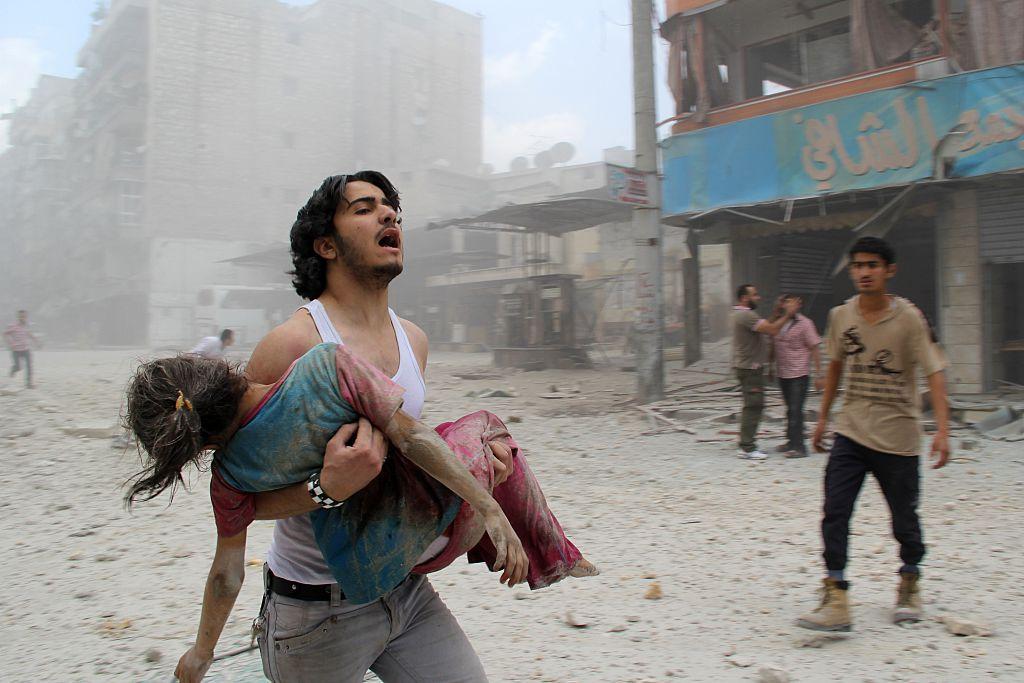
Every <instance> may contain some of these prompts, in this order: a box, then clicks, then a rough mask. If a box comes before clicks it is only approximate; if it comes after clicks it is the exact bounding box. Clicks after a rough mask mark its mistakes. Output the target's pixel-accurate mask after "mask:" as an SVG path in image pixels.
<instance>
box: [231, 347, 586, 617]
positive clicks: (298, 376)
mask: <svg viewBox="0 0 1024 683" xmlns="http://www.w3.org/2000/svg"><path fill="white" fill-rule="evenodd" d="M403 393H404V389H403V388H402V387H401V386H399V385H398V384H396V383H395V382H393V381H391V379H389V378H388V377H387V376H386V375H384V374H383V373H381V372H380V371H379V370H378V369H377V368H375V367H374V366H372V365H370V364H369V363H367V362H366V361H363V360H361V359H359V358H358V357H357V356H355V355H353V354H352V353H350V352H349V351H348V350H347V349H346V348H345V347H344V346H339V345H337V344H320V345H318V346H315V347H314V348H313V349H311V350H310V351H309V352H307V353H306V354H305V355H304V356H302V357H301V358H299V359H298V360H297V361H295V363H293V364H292V367H291V368H290V369H289V371H288V372H287V373H286V374H285V376H284V377H282V378H281V379H280V380H279V381H278V382H277V384H275V385H274V387H273V388H272V389H271V390H270V391H269V392H268V393H267V395H266V396H265V397H264V399H263V400H262V401H261V402H260V404H259V405H257V406H256V408H254V409H253V411H252V412H250V413H249V414H248V415H247V416H246V417H245V419H244V420H243V423H242V426H241V427H240V428H239V429H238V431H237V432H236V433H235V434H234V436H233V437H232V439H231V440H230V442H229V443H228V444H227V446H226V447H224V448H222V449H221V450H219V451H218V452H217V454H216V456H215V460H214V467H215V468H216V469H217V473H218V475H219V476H220V477H221V478H223V479H224V481H225V482H226V483H227V484H229V485H230V486H232V487H233V488H235V489H237V490H239V491H246V492H260V491H269V490H273V489H278V488H282V487H284V486H288V485H290V484H294V483H296V482H302V481H305V480H306V479H307V478H308V477H309V476H310V475H311V474H313V473H314V472H318V471H319V470H320V468H321V467H322V465H323V454H324V451H325V448H326V444H327V441H328V440H330V438H331V437H332V436H334V434H335V432H336V431H337V430H338V428H339V427H340V426H341V425H343V424H347V423H350V422H355V421H356V420H357V419H358V417H359V416H363V417H366V418H367V419H368V420H369V421H370V422H371V423H372V424H373V425H374V426H375V427H377V428H378V429H381V430H383V429H384V427H385V426H386V425H387V424H388V423H389V422H390V420H391V418H392V416H393V415H394V414H395V412H397V411H398V410H399V409H400V407H401V403H402V394H403ZM437 432H438V434H439V435H440V436H441V438H442V439H443V440H444V441H445V442H446V443H447V444H448V446H449V447H450V448H451V449H452V451H453V452H454V453H455V455H456V456H457V457H458V458H459V459H460V460H461V461H462V462H463V464H465V465H466V467H467V468H468V469H469V471H470V472H471V473H472V475H473V476H474V477H475V478H476V479H477V480H478V481H479V482H480V483H481V484H482V485H483V487H484V488H485V489H487V490H488V491H492V495H493V497H494V499H495V500H496V501H497V502H498V504H499V505H500V506H501V509H502V510H503V511H504V513H505V515H506V517H507V518H508V520H509V522H510V523H511V524H512V527H513V528H514V529H515V531H516V534H517V535H518V536H519V538H520V540H521V542H522V544H523V548H524V550H525V551H526V553H527V556H528V557H529V560H530V567H529V573H528V575H527V581H528V583H529V585H530V587H531V588H542V587H544V586H547V585H550V584H552V583H554V582H556V581H559V580H561V579H563V578H565V577H566V576H569V575H575V576H580V575H586V574H590V573H596V570H594V569H593V567H592V565H590V564H589V563H588V562H586V560H583V559H582V555H581V553H580V551H579V550H578V549H577V548H576V546H574V545H573V544H572V543H571V542H570V541H569V539H567V538H566V537H565V533H564V532H563V531H562V527H561V526H560V525H559V523H558V521H557V520H556V519H555V516H554V515H553V514H552V513H551V510H550V509H549V508H548V505H547V501H546V500H545V499H544V494H543V492H542V491H541V488H540V485H539V483H538V482H537V479H536V477H534V475H533V472H532V471H531V470H530V467H529V465H528V464H527V461H526V458H525V457H523V455H522V452H521V451H520V450H519V448H518V446H517V444H516V443H515V441H514V440H513V439H512V436H511V435H510V434H509V432H508V429H507V428H506V426H505V425H504V423H502V421H501V420H500V419H498V417H497V416H495V415H494V414H492V413H489V412H487V411H483V410H481V411H478V412H475V413H472V414H470V415H467V416H465V417H463V418H460V419H458V420H456V421H454V422H446V423H444V424H442V425H440V426H439V427H437ZM494 440H503V441H504V442H505V443H506V445H508V446H509V448H510V450H511V451H512V454H513V468H512V472H511V474H510V475H509V477H508V479H507V480H506V481H505V482H503V483H502V484H500V485H499V486H497V487H495V486H494V471H493V468H492V465H491V452H490V449H489V448H488V446H487V444H488V442H490V441H494ZM310 515H311V517H312V522H313V530H314V534H315V536H316V539H317V543H318V545H319V546H320V550H321V551H322V552H323V554H324V559H325V560H326V561H327V564H328V566H329V567H330V568H331V572H332V574H333V575H334V577H335V579H336V580H337V581H338V583H339V584H340V586H341V589H342V590H343V591H344V593H345V596H346V598H347V599H349V600H350V601H352V602H355V603H362V602H370V601H372V600H375V599H377V598H378V597H380V596H382V595H384V594H385V593H387V592H388V591H390V590H391V589H393V588H394V587H395V586H397V585H398V584H399V583H400V582H401V581H402V580H403V579H404V578H405V577H406V576H408V575H409V573H410V572H415V573H429V572H433V571H437V570H439V569H442V568H443V567H446V566H448V565H449V564H451V563H452V562H453V561H454V560H455V559H456V558H457V557H459V556H460V555H463V554H467V553H468V556H469V560H470V561H471V562H479V561H483V562H486V563H487V564H488V566H490V567H492V566H493V562H494V559H495V550H494V546H493V545H492V544H491V542H490V539H489V538H488V537H487V536H486V535H485V534H484V528H483V525H482V522H481V520H480V519H479V516H478V515H477V514H476V513H475V512H474V510H473V509H472V508H471V507H470V506H469V505H468V504H467V503H464V502H463V501H462V500H461V499H460V498H458V497H457V496H456V495H455V494H454V493H452V492H451V491H449V490H448V489H447V488H445V487H444V486H443V485H441V484H440V483H438V482H437V481H436V480H434V479H432V478H431V477H430V476H428V475H427V474H425V473H424V472H423V471H422V470H420V469H419V468H418V467H416V466H415V465H413V464H412V463H410V462H409V461H407V460H406V459H405V458H404V457H403V456H402V455H401V453H400V452H398V451H397V450H395V449H393V448H392V449H391V451H390V452H389V455H388V458H387V459H386V461H385V463H384V467H383V470H382V472H381V475H380V476H378V477H377V478H376V479H375V480H374V481H373V482H371V483H370V484H369V485H368V486H366V487H365V488H363V489H362V490H361V491H359V492H358V493H356V494H355V495H353V496H351V497H350V498H349V499H348V500H347V501H346V503H345V505H343V506H342V507H340V508H334V509H330V510H324V509H321V510H315V511H313V512H311V513H310ZM441 535H446V536H448V537H449V540H448V543H447V545H446V546H445V547H444V549H443V550H442V551H441V552H440V553H439V554H438V555H437V556H436V557H434V558H433V559H431V560H429V561H427V562H425V563H423V564H417V561H418V559H419V558H420V557H421V556H422V554H423V553H424V551H425V550H426V549H427V547H428V546H429V545H430V544H431V543H432V542H433V541H435V540H436V539H437V538H438V537H439V536H441Z"/></svg>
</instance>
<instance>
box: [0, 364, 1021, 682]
mask: <svg viewBox="0 0 1024 683" xmlns="http://www.w3.org/2000/svg"><path fill="white" fill-rule="evenodd" d="M232 351H236V350H235V349H232ZM146 354H147V352H145V351H142V350H136V351H92V352H72V351H56V350H46V349H44V350H42V351H40V352H39V353H37V354H36V357H35V360H36V369H37V373H38V374H37V383H38V388H37V389H35V390H33V391H24V390H22V389H21V386H20V383H18V382H16V381H10V380H8V379H7V378H0V453H2V454H3V458H4V460H5V467H4V468H3V471H2V473H0V506H2V515H0V537H2V544H3V547H4V548H5V549H6V559H7V561H6V563H5V568H6V573H7V575H6V577H5V580H4V581H3V582H2V586H0V619H2V624H3V633H4V639H3V662H4V663H3V666H2V667H0V668H2V670H3V679H4V681H17V682H21V681H26V682H28V681H44V680H45V681H51V680H52V681H79V680H82V681H84V680H88V681H160V682H165V681H169V680H170V673H171V671H172V670H173V668H174V664H175V662H176V661H177V659H178V657H179V656H180V655H181V653H182V652H184V651H185V650H186V648H187V647H188V645H189V644H190V642H191V640H192V638H193V637H194V633H195V628H196V624H197V620H198V615H199V601H200V599H201V596H202V590H203V584H204V582H205V580H206V572H207V570H208V569H209V561H210V554H211V553H212V550H213V545H214V544H213V536H214V527H213V520H212V516H211V512H210V505H209V499H208V492H207V486H208V483H209V480H208V475H207V474H205V473H203V474H197V475H194V476H193V478H192V479H193V481H192V491H191V492H179V494H178V495H177V496H176V497H175V499H174V503H173V504H172V505H171V506H169V507H168V506H167V505H166V499H164V498H161V499H159V500H158V501H155V502H153V503H149V504H143V505H140V506H139V508H138V509H137V511H136V512H135V513H134V514H133V515H131V516H130V515H128V513H126V512H125V511H124V509H123V507H122V505H121V496H122V491H121V489H120V488H119V487H120V484H121V482H122V481H123V480H124V479H125V478H127V476H128V475H129V474H131V473H132V471H133V468H134V467H135V466H136V461H135V460H133V458H132V457H130V456H129V455H126V454H124V453H123V451H120V450H115V449H112V448H111V446H110V440H109V438H98V436H96V435H101V434H102V430H103V428H105V427H110V426H112V425H113V424H114V415H116V413H117V412H118V409H119V407H120V405H121V396H122V392H123V388H124V384H125V383H126V381H127V378H128V376H129V372H130V370H131V368H132V364H133V362H134V360H135V359H136V358H139V357H143V356H144V355H146ZM237 355H238V357H239V358H242V357H244V351H237ZM676 365H678V364H677V363H671V364H670V370H669V373H668V378H667V386H669V387H672V386H677V385H680V384H683V383H685V382H690V381H693V380H694V378H695V375H694V374H693V373H685V374H684V373H683V372H682V371H680V370H678V369H676V368H674V367H673V366H676ZM707 367H711V368H713V369H717V370H721V364H720V363H719V364H717V365H715V364H713V363H712V364H709V365H707ZM465 372H472V373H478V374H490V373H493V369H492V368H490V367H489V357H488V356H486V355H483V354H471V355H456V354H445V353H433V354H432V355H431V360H430V365H429V372H428V374H427V380H428V402H427V410H426V412H425V413H424V419H425V421H426V422H428V423H434V422H441V421H443V420H444V419H449V418H451V417H453V416H458V415H462V414H465V413H467V412H469V411H470V410H474V409H478V408H481V407H486V408H488V409H490V410H492V411H494V412H495V413H497V414H498V415H499V416H501V417H503V418H505V419H507V420H511V423H510V424H509V427H510V429H512V431H513V433H514V434H515V435H516V438H517V439H518V440H519V441H520V442H521V443H522V445H523V446H524V448H526V450H527V455H528V457H530V459H531V460H530V462H531V464H532V466H533V468H534V470H535V471H536V474H537V477H538V478H539V479H540V481H541V482H542V483H543V485H544V490H545V493H546V494H547V497H548V501H549V503H550V504H551V508H552V510H553V511H554V512H555V514H556V515H558V517H559V520H560V521H561V522H562V524H563V525H564V527H565V530H566V533H567V534H568V535H569V536H570V537H571V538H572V539H573V540H574V542H576V543H577V544H578V545H579V547H580V548H581V549H583V550H584V551H585V552H586V555H587V557H588V558H589V559H590V560H592V561H593V562H594V563H595V564H596V565H598V566H599V567H600V568H601V570H602V573H601V575H600V576H599V577H596V578H591V579H587V580H586V581H563V582H561V583H558V584H556V585H554V586H552V587H550V588H546V589H543V590H541V591H536V592H530V591H529V590H528V589H527V588H526V587H525V586H517V587H515V588H514V589H512V590H509V589H508V588H506V587H504V586H501V585H499V583H498V580H497V579H498V575H496V574H490V573H488V572H487V571H486V570H485V569H484V568H483V567H481V566H469V565H466V564H463V563H461V562H460V563H456V564H455V565H453V566H452V567H450V568H448V569H446V570H444V571H442V572H440V573H438V574H435V575H434V576H433V578H432V581H433V583H434V585H435V587H436V588H437V589H438V591H439V592H440V593H441V595H442V596H443V597H444V599H445V601H446V602H447V603H448V605H449V606H450V607H451V609H452V610H453V612H455V614H457V615H458V617H459V620H460V622H461V623H462V625H463V627H464V628H465V629H466V631H467V633H469V635H470V638H471V639H472V640H473V642H474V645H475V646H476V648H477V650H478V652H479V653H480V656H481V659H482V660H483V662H484V664H485V666H486V668H487V670H488V673H489V674H490V677H491V680H492V681H495V682H496V683H497V682H502V683H504V682H515V681H532V680H537V681H559V682H562V681H566V682H575V681H587V682H588V683H589V682H607V683H613V682H619V681H675V680H692V681H751V680H758V677H759V670H760V669H761V667H763V666H767V665H772V666H775V667H778V668H779V669H782V670H784V671H786V672H787V673H788V675H789V678H790V679H791V680H793V681H822V680H828V681H843V682H846V681H850V682H853V683H863V682H864V681H877V682H882V681H893V680H903V681H988V680H993V679H997V680H1006V681H1015V680H1022V679H1024V656H1022V655H1021V653H1020V649H1019V647H1017V646H1016V643H1019V642H1024V618H1022V617H1024V607H1022V605H1024V563H1021V562H1020V550H1019V549H1020V547H1021V546H1022V544H1024V483H1022V482H1024V456H1022V454H1021V451H1022V449H1021V447H1020V444H1019V443H1017V444H1012V443H996V442H989V441H985V440H981V439H978V438H977V437H975V436H973V435H969V438H971V439H972V440H974V441H977V444H978V445H977V446H976V447H975V448H974V449H972V450H961V449H960V447H959V444H960V442H961V439H962V438H963V434H962V433H961V432H957V431H954V433H953V436H952V442H953V448H954V454H953V456H954V460H953V461H952V462H951V463H950V464H949V465H947V466H946V467H945V468H943V469H942V470H938V471H933V470H922V480H923V481H922V488H923V494H922V496H923V500H922V516H923V520H924V530H925V537H926V540H927V541H928V543H929V546H930V550H929V555H928V557H927V558H926V560H925V564H924V572H925V574H924V579H923V582H922V590H923V598H924V608H925V614H926V619H925V620H924V621H923V622H921V623H920V624H918V625H916V626H910V627H897V626H893V625H891V624H890V623H889V617H890V609H891V607H892V603H893V600H894V598H895V591H896V585H897V577H896V576H895V574H894V572H895V570H896V568H897V567H898V560H897V558H896V546H895V543H894V542H893V541H892V540H891V538H890V536H889V531H888V514H887V510H886V507H885V503H884V501H883V500H882V498H881V495H880V494H879V492H878V489H877V487H876V486H875V485H873V484H868V485H866V486H865V488H864V492H863V493H862V495H861V502H860V507H859V509H858V511H857V515H856V517H855V520H854V523H853V536H852V538H851V543H852V548H851V556H852V560H851V565H850V568H849V574H850V580H851V583H852V594H851V599H852V601H853V603H854V604H853V615H854V619H855V622H854V630H853V632H852V633H851V634H849V635H848V636H845V637H842V638H839V639H836V640H828V639H822V638H821V637H820V636H818V635H817V634H814V633H811V632H807V631H804V630H803V629H799V628H797V627H796V626H795V625H794V624H793V621H794V619H795V618H796V617H797V616H798V615H800V614H801V613H803V612H805V611H807V610H808V609H810V608H811V607H813V606H814V604H815V600H816V590H817V588H818V586H819V581H820V540H819V537H818V521H819V507H820V503H821V468H822V464H823V460H822V457H821V456H817V455H813V456H811V457H808V458H805V459H803V460H784V459H782V458H781V457H778V456H777V455H775V454H772V455H771V456H770V458H769V460H767V461H766V462H763V463H751V462H747V461H742V460H739V459H738V458H736V457H735V455H734V450H735V449H734V446H733V444H732V443H730V442H728V441H721V442H702V441H699V439H702V438H707V437H708V435H709V434H710V435H711V436H712V437H713V436H714V432H715V430H714V429H710V430H709V429H704V428H701V429H699V430H698V434H697V435H695V436H693V435H687V434H678V433H668V434H659V435H653V436H642V435H641V433H642V432H645V431H649V430H650V429H651V423H650V422H649V421H648V418H647V417H645V416H644V415H643V414H642V413H640V412H639V411H637V410H635V409H631V408H628V407H615V404H616V403H618V402H620V401H621V400H622V399H623V398H625V397H628V395H629V394H630V393H631V392H632V391H633V389H634V384H633V381H634V378H633V375H632V374H629V373H624V372H619V371H617V370H609V369H608V368H603V369H598V370H593V371H580V372H566V371H544V372H528V373H524V372H511V373H507V374H506V375H505V376H504V377H485V378H480V379H458V378H456V377H455V375H456V374H463V373H465ZM700 378H701V377H700V375H699V373H698V374H697V375H696V379H697V380H699V379H700ZM712 378H714V377H713V376H712ZM16 379H17V378H16ZM552 385H555V386H557V387H558V389H559V391H557V392H553V391H552V390H551V386H552ZM577 386H578V387H580V388H581V389H587V393H585V394H575V393H574V392H572V391H571V389H573V388H575V387H577ZM513 387H514V390H515V393H516V394H517V396H516V397H511V398H501V397H495V398H486V399H485V398H473V397H468V396H466V394H467V393H468V392H470V391H479V390H482V389H504V390H508V389H511V388H513ZM951 390H953V391H955V387H951ZM545 394H546V395H556V396H560V398H553V399H544V398H540V396H541V395H545ZM737 407H738V403H737ZM778 412H779V409H778V407H777V402H776V401H772V402H770V403H769V409H768V413H769V415H771V414H773V413H775V414H778ZM776 424H777V423H770V422H769V423H768V424H767V425H766V428H767V429H776V428H777V427H776V426H775V425H776ZM63 428H77V429H78V430H79V431H78V432H76V433H81V434H85V435H93V436H75V435H74V434H67V433H65V432H64V431H62V429H63ZM72 431H74V430H72ZM762 439H763V444H764V445H765V446H767V447H769V448H772V447H774V445H775V444H776V443H778V441H777V440H776V439H775V438H774V437H768V438H765V437H763V438H762ZM271 528H272V527H271V524H269V523H266V522H258V523H256V524H255V525H254V527H253V529H251V530H250V539H249V554H248V557H249V558H250V560H251V561H250V564H248V566H247V568H246V570H247V576H246V582H245V584H244V586H243V588H242V594H241V596H240V597H239V600H238V603H237V607H236V609H235V611H234V613H233V614H232V617H231V620H230V621H229V622H228V625H227V627H226V629H225V632H224V635H223V637H222V641H221V647H220V648H219V650H218V653H225V652H228V651H230V650H233V649H235V648H238V647H243V646H245V645H247V644H248V642H249V640H248V630H249V624H250V622H251V620H252V618H253V616H255V613H256V611H257V609H258V607H259V602H260V593H261V586H260V563H261V557H262V553H263V550H264V549H265V547H266V545H267V542H268V541H269V538H270V531H271ZM645 595H647V596H650V597H651V598H657V599H647V598H645ZM659 595H660V597H658V596H659ZM940 616H949V617H957V618H961V619H969V620H973V621H980V622H983V623H984V624H986V625H987V626H989V627H990V628H991V629H992V631H993V634H992V635H991V636H988V637H982V636H967V637H957V636H953V635H951V634H950V633H949V632H948V631H947V627H946V626H945V625H943V624H940V623H937V622H936V621H935V618H936V617H940ZM206 680H209V681H260V680H263V678H262V674H261V667H260V663H259V657H258V655H256V654H255V653H252V652H250V653H246V654H242V655H239V656H236V657H232V658H230V659H228V660H225V661H218V662H215V663H214V665H213V666H212V667H211V669H210V674H209V677H208V678H207V679H206Z"/></svg>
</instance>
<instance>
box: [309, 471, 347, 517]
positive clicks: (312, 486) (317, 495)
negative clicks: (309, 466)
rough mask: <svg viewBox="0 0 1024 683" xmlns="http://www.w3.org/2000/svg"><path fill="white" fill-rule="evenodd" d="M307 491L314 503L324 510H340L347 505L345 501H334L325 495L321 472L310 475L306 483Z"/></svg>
mask: <svg viewBox="0 0 1024 683" xmlns="http://www.w3.org/2000/svg"><path fill="white" fill-rule="evenodd" d="M306 490H307V491H309V497H310V498H312V499H313V502H314V503H316V504H317V505H319V506H320V507H322V508H324V509H327V510H330V509H331V508H340V507H341V506H342V505H344V504H345V501H343V500H334V499H333V498H331V497H330V496H328V495H327V494H326V493H324V489H323V487H322V486H321V485H320V473H319V472H314V473H313V474H311V475H310V477H309V480H308V481H307V482H306Z"/></svg>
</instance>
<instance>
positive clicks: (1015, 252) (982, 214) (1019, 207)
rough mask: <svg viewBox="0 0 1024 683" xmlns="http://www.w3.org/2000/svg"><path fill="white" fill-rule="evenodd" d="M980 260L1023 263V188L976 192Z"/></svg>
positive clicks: (1002, 188)
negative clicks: (979, 233)
mask: <svg viewBox="0 0 1024 683" xmlns="http://www.w3.org/2000/svg"><path fill="white" fill-rule="evenodd" d="M978 225H979V228H980V232H981V258H982V260H984V261H987V262H989V263H1022V262H1024V185H1021V186H1018V187H1009V188H1007V187H1000V188H992V189H985V190H978Z"/></svg>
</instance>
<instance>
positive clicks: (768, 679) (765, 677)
mask: <svg viewBox="0 0 1024 683" xmlns="http://www.w3.org/2000/svg"><path fill="white" fill-rule="evenodd" d="M757 676H758V680H759V681H761V683H789V673H788V672H787V671H786V670H785V669H781V668H779V667H777V666H774V665H772V664H765V665H764V666H762V667H761V668H760V669H758V671H757Z"/></svg>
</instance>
